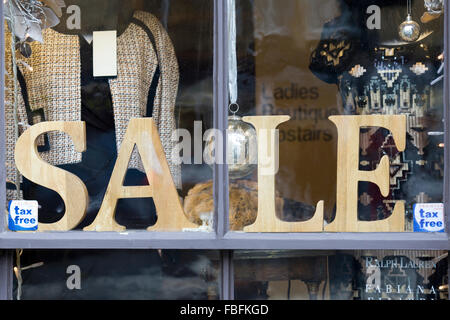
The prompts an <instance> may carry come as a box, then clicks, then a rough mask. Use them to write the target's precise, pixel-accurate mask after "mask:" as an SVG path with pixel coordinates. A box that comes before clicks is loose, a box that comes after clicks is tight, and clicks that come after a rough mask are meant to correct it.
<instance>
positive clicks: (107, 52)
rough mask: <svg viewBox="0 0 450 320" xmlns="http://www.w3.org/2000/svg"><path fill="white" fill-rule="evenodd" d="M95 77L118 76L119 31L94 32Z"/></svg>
mask: <svg viewBox="0 0 450 320" xmlns="http://www.w3.org/2000/svg"><path fill="white" fill-rule="evenodd" d="M92 42H93V44H92V46H93V50H92V51H93V59H92V61H93V63H94V77H115V76H117V31H115V30H114V31H94V32H93V34H92Z"/></svg>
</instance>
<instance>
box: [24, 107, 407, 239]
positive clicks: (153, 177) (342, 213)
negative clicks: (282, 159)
mask: <svg viewBox="0 0 450 320" xmlns="http://www.w3.org/2000/svg"><path fill="white" fill-rule="evenodd" d="M289 119H290V117H289V116H252V117H244V118H243V120H244V121H246V122H248V123H251V124H252V125H253V126H254V127H255V129H256V134H257V139H258V214H257V218H256V221H255V222H254V223H253V224H252V225H249V226H247V227H245V228H244V231H246V232H323V231H326V232H402V231H404V225H405V208H404V203H403V202H402V201H398V202H397V203H396V204H395V207H394V211H393V213H392V215H391V216H390V217H389V218H387V219H385V220H378V221H359V220H358V212H357V201H358V199H357V197H358V193H357V192H358V182H359V181H369V182H372V183H374V184H376V185H377V186H378V187H379V188H380V191H381V193H382V195H383V196H387V194H388V193H389V159H388V157H387V156H385V157H383V158H382V159H381V162H380V164H379V166H378V168H377V169H376V170H374V171H361V170H359V166H358V162H359V159H358V158H359V132H360V128H362V127H383V128H386V129H388V130H390V131H391V132H392V136H393V138H394V141H395V144H396V147H397V149H398V150H399V151H404V150H405V145H406V116H405V115H342V116H331V117H329V119H330V120H331V121H332V122H333V123H334V124H335V126H336V127H337V130H338V163H337V168H338V169H337V197H336V206H337V211H336V217H335V219H334V220H333V221H332V222H331V223H330V224H328V225H326V226H325V227H324V219H323V217H324V209H323V208H324V201H319V202H318V203H317V206H316V212H315V214H314V216H313V217H312V218H311V219H310V220H309V221H305V222H286V221H281V220H280V219H279V218H278V217H277V216H276V214H275V175H276V172H277V170H276V169H277V166H278V158H277V157H274V156H273V154H274V153H275V151H276V152H278V143H279V141H278V140H277V139H276V137H277V135H276V132H277V130H276V128H277V126H279V125H280V124H282V123H284V122H286V121H288V120H289ZM50 131H62V132H64V133H66V134H68V135H69V136H70V137H71V138H72V141H73V142H74V145H75V148H76V151H78V152H83V151H85V149H86V129H85V123H84V122H65V121H57V122H42V123H39V124H36V125H34V126H32V127H30V128H29V129H28V130H26V131H25V132H24V133H23V134H22V135H21V136H20V137H19V139H18V141H17V143H16V148H15V161H16V166H17V169H18V170H19V171H20V172H21V174H22V175H23V176H25V177H26V178H27V179H29V180H31V181H33V182H34V183H36V184H39V185H42V186H44V187H46V188H49V189H51V190H54V191H55V192H57V193H58V194H59V195H60V196H61V198H62V199H63V201H64V203H65V207H66V211H65V215H64V216H63V218H62V219H60V220H59V221H58V222H55V223H49V224H46V223H39V226H38V231H40V232H42V231H68V230H72V229H73V228H75V227H76V226H77V225H78V224H79V223H80V222H81V221H82V220H83V219H84V217H85V215H86V209H87V207H88V203H89V196H88V193H87V189H86V186H85V185H84V183H83V182H82V181H81V179H80V178H78V177H77V176H75V175H74V174H72V173H70V172H67V171H65V170H63V169H61V168H57V167H54V166H52V165H50V164H49V163H47V162H45V161H44V160H43V159H42V158H41V157H40V155H39V153H38V151H37V138H38V137H39V136H40V135H42V134H44V133H46V132H50ZM134 146H136V148H137V150H138V152H139V153H140V156H141V159H142V161H143V166H144V169H145V172H146V175H147V178H148V181H149V185H147V186H124V185H123V183H124V178H125V173H126V171H127V166H128V162H129V160H130V157H131V154H132V152H133V148H134ZM148 197H152V198H153V200H154V202H155V206H156V210H157V213H158V220H157V223H156V224H155V225H154V226H152V227H149V228H148V231H182V230H183V229H186V228H195V227H197V225H195V224H193V223H191V222H190V221H189V220H188V219H187V217H186V215H185V214H184V212H183V208H182V206H181V203H180V200H179V197H178V193H177V191H176V188H175V185H174V183H173V181H172V177H171V174H170V170H169V166H168V164H167V159H166V156H165V154H164V151H163V148H162V145H161V141H160V138H159V135H158V131H157V128H156V126H155V124H154V122H153V119H152V118H140V119H132V120H131V121H130V123H129V126H128V129H127V132H126V135H125V138H124V141H123V143H122V145H121V148H120V151H119V154H118V157H117V161H116V164H115V167H114V170H113V173H112V176H111V178H110V181H109V185H108V188H107V190H106V193H105V197H104V199H103V203H102V206H101V208H100V211H99V212H98V214H97V217H96V219H95V220H94V222H93V223H92V224H91V225H89V226H87V227H86V228H84V230H85V231H123V230H125V227H123V226H121V225H119V224H118V223H117V222H116V220H115V210H116V205H117V201H118V200H119V199H122V198H148Z"/></svg>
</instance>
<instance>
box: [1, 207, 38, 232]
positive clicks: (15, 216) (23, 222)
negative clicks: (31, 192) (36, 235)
mask: <svg viewBox="0 0 450 320" xmlns="http://www.w3.org/2000/svg"><path fill="white" fill-rule="evenodd" d="M38 208H39V204H38V202H37V201H27V200H12V201H10V202H9V214H8V227H9V230H11V231H36V230H37V229H38Z"/></svg>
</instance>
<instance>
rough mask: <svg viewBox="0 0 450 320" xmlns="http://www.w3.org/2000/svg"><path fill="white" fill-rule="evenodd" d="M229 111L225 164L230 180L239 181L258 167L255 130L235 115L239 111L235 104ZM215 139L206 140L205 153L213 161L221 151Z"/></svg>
mask: <svg viewBox="0 0 450 320" xmlns="http://www.w3.org/2000/svg"><path fill="white" fill-rule="evenodd" d="M233 108H234V109H233ZM229 109H230V112H231V113H232V115H231V116H229V117H228V127H227V131H226V136H227V156H226V161H227V162H226V164H228V174H229V177H230V179H240V178H244V177H246V176H248V175H250V174H251V173H253V172H254V171H255V169H256V168H257V166H258V146H257V136H256V130H255V129H254V128H253V127H252V126H251V125H250V124H249V123H247V122H244V121H243V120H242V118H241V117H240V116H238V115H236V113H237V112H238V111H239V106H238V105H237V104H236V103H234V104H231V105H230V107H229ZM216 139H217V137H215V136H213V135H211V136H209V137H208V138H207V139H206V145H205V153H206V155H207V156H208V158H209V159H214V157H215V155H217V153H218V152H219V150H220V149H221V146H220V144H218V143H217V141H216Z"/></svg>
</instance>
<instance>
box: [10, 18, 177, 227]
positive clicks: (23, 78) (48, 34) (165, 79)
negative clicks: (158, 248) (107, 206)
mask: <svg viewBox="0 0 450 320" xmlns="http://www.w3.org/2000/svg"><path fill="white" fill-rule="evenodd" d="M43 36H44V43H43V44H39V43H33V44H32V52H33V54H32V55H31V57H30V58H28V59H27V58H25V57H23V56H20V59H21V60H23V61H24V62H25V63H26V65H25V64H18V69H19V70H18V80H19V83H20V92H21V95H19V107H18V117H19V129H20V130H21V131H23V130H25V129H26V128H27V127H28V126H30V125H33V124H36V123H38V122H41V121H80V120H81V121H85V122H86V140H87V149H86V152H84V153H77V152H75V150H74V147H73V144H72V142H71V140H70V137H68V136H67V135H65V134H63V133H58V132H50V133H48V134H46V135H45V136H44V139H41V141H40V142H39V148H38V151H40V155H41V157H42V158H43V159H44V160H45V161H47V162H49V163H50V164H52V165H56V166H59V167H61V168H63V169H65V170H67V171H69V172H72V173H74V174H76V175H77V176H79V177H80V178H81V179H82V180H83V182H84V183H85V184H86V186H87V188H88V192H89V196H90V198H91V201H90V202H91V203H90V206H89V208H88V216H87V217H88V218H92V216H95V214H96V213H97V211H98V208H99V206H100V204H101V201H102V199H103V196H104V192H105V190H106V187H107V185H108V182H109V178H110V176H111V173H112V170H113V168H114V165H115V160H116V158H117V152H118V150H120V145H121V142H122V140H123V138H124V135H125V132H126V129H127V126H128V123H129V120H130V119H132V118H140V117H153V119H154V120H155V123H156V125H157V128H158V131H159V134H160V139H161V142H162V145H163V148H164V151H165V153H166V158H167V161H168V164H169V168H170V170H171V173H172V177H173V179H174V182H175V185H176V186H177V187H180V186H181V175H180V167H179V165H175V164H174V163H173V162H172V161H171V151H172V148H173V142H172V141H171V135H172V132H173V130H175V127H176V125H175V116H174V108H175V100H176V95H177V89H178V78H179V73H178V64H177V58H176V56H175V52H174V48H173V46H172V43H171V41H170V39H169V37H168V35H167V33H166V31H165V30H164V28H163V27H162V25H161V24H160V23H159V21H158V20H157V18H156V17H154V16H153V15H152V14H150V13H147V12H143V11H136V12H135V13H134V14H133V17H132V18H131V20H130V21H128V25H126V26H125V27H124V28H123V30H118V34H117V70H118V75H117V77H107V78H94V77H93V72H92V69H93V62H92V43H88V42H87V41H86V40H85V39H84V38H83V36H82V35H81V33H79V34H66V33H63V31H61V30H58V31H56V30H55V29H47V30H45V31H44V33H43ZM6 40H7V42H9V43H7V44H6V48H9V47H10V41H11V39H10V36H6ZM18 58H19V57H18ZM6 61H11V51H8V50H7V52H6ZM7 67H8V70H7V71H8V72H9V73H10V74H12V66H11V64H10V63H7ZM6 87H7V88H8V89H7V91H6V93H5V95H6V100H7V101H9V102H11V103H8V104H7V105H6V113H5V114H6V123H7V125H6V127H7V132H6V135H7V154H6V155H7V180H9V181H13V180H14V175H15V168H14V145H15V138H14V119H13V103H12V101H13V83H12V81H11V80H9V81H8V80H7V81H6ZM146 183H147V179H146V175H145V172H144V170H143V167H142V163H141V162H140V159H139V155H138V153H137V152H136V150H135V151H134V152H133V155H132V157H131V159H130V162H129V171H128V172H127V177H126V179H125V184H126V185H139V184H146ZM22 185H23V187H22V191H23V196H24V198H25V199H28V200H39V203H40V204H41V206H42V209H43V210H42V211H41V212H40V218H42V219H43V220H46V219H47V218H49V216H52V217H53V219H54V218H55V213H59V214H63V213H64V204H63V203H62V200H60V201H59V204H55V201H56V200H55V199H56V198H59V197H57V194H56V193H55V192H53V191H51V190H48V189H46V188H43V187H40V186H37V185H35V184H34V183H31V182H30V181H28V180H27V179H25V178H23V184H22ZM12 192H13V191H12V190H9V191H8V193H9V197H8V198H12V196H13V193H12ZM51 194H53V196H51ZM55 197H56V198H55ZM124 201H125V202H127V205H123V202H124ZM149 201H150V202H149ZM56 202H57V201H56ZM152 206H153V203H152V200H151V199H139V200H137V201H136V200H131V199H129V200H120V201H119V204H118V209H117V213H118V216H120V214H119V212H120V208H121V207H124V209H125V210H134V209H136V208H140V209H137V210H134V211H138V213H139V212H140V213H141V214H140V216H141V218H142V219H144V220H145V222H142V221H141V223H142V225H145V226H148V225H149V224H151V221H148V219H150V220H152V221H153V223H154V221H155V217H154V216H153V217H148V211H149V210H150V208H151V207H152ZM46 208H47V209H46ZM153 208H154V206H153ZM152 211H154V210H152ZM145 212H147V213H146V214H145ZM46 213H47V214H46ZM138 215H139V214H138ZM145 215H146V216H147V217H146V218H143V216H145ZM40 220H41V219H40ZM89 220H90V219H89ZM118 220H120V217H118ZM125 224H126V223H125ZM130 224H131V225H132V226H133V225H134V224H133V223H131V222H130V221H129V223H128V225H130ZM138 224H139V225H140V223H138ZM83 225H86V223H83Z"/></svg>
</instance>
